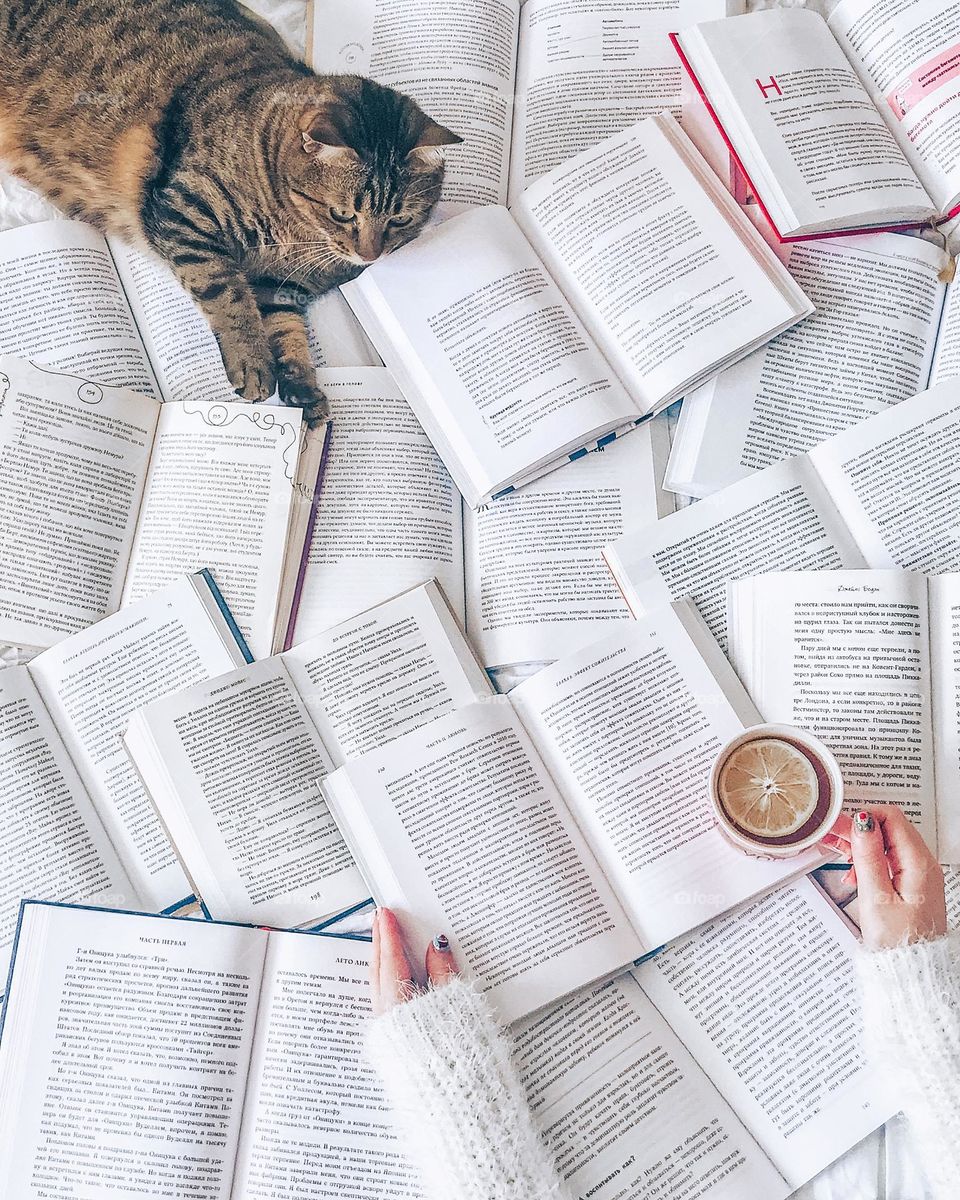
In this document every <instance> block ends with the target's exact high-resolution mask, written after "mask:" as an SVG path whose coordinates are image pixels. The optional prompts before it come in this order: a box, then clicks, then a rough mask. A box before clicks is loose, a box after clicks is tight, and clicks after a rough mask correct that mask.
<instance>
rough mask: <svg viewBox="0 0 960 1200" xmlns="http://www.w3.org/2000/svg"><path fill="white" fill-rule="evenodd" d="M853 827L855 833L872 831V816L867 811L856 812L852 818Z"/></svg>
mask: <svg viewBox="0 0 960 1200" xmlns="http://www.w3.org/2000/svg"><path fill="white" fill-rule="evenodd" d="M853 827H854V829H855V830H856V831H857V833H872V832H873V817H871V816H870V814H869V813H868V812H858V813H857V815H856V816H855V817H854V818H853Z"/></svg>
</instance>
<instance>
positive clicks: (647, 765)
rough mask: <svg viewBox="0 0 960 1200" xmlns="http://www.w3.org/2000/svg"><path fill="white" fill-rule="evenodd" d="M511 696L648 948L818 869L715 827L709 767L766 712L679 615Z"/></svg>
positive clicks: (574, 658) (598, 646)
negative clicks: (739, 842)
mask: <svg viewBox="0 0 960 1200" xmlns="http://www.w3.org/2000/svg"><path fill="white" fill-rule="evenodd" d="M686 620H692V621H695V620H696V617H695V614H693V613H692V612H691V613H689V615H688V616H687V618H686ZM701 637H702V638H703V639H704V640H705V642H708V641H709V635H707V634H706V633H705V631H703V632H702V634H701ZM511 700H512V701H513V704H514V706H515V707H516V709H517V712H518V713H519V714H520V716H521V718H522V719H523V723H524V725H525V726H526V728H527V730H528V732H529V733H530V735H531V737H532V738H533V740H534V742H535V744H536V745H537V746H538V747H539V748H540V751H541V753H542V755H543V759H544V762H545V763H546V765H547V768H548V769H549V771H550V773H551V774H552V775H553V777H554V779H556V780H557V783H558V784H559V786H560V787H561V789H562V791H563V794H564V795H565V796H566V797H567V798H568V803H569V805H570V809H571V812H573V814H574V816H575V817H576V819H577V822H578V823H579V825H580V828H581V829H582V830H583V832H584V835H585V836H586V838H587V840H588V841H589V843H590V845H591V847H592V849H593V852H594V854H595V855H596V856H597V859H598V860H599V862H600V866H601V867H602V869H603V872H604V874H605V875H606V877H607V879H609V880H610V882H611V883H612V884H613V885H614V888H615V889H616V893H617V896H618V897H619V898H620V901H621V903H622V904H623V906H624V908H625V909H626V911H627V914H628V916H629V917H630V919H631V920H632V922H633V924H634V927H635V928H636V930H637V932H638V933H639V934H640V937H641V939H642V941H643V943H644V945H646V946H659V945H662V944H663V943H664V942H667V941H669V940H670V939H671V938H674V937H677V936H678V935H679V934H681V933H685V932H686V931H687V930H688V929H692V928H693V927H694V926H695V925H699V924H700V923H701V922H703V921H707V920H710V919H711V918H712V917H715V916H716V915H717V914H718V913H721V912H724V911H725V910H726V909H729V908H732V907H733V906H734V905H735V904H739V903H741V901H743V900H744V899H746V898H747V897H749V896H753V895H755V894H756V893H757V892H759V891H762V890H764V889H765V888H769V887H773V886H774V884H776V883H779V882H780V881H781V880H783V879H784V878H786V877H787V876H788V875H791V874H795V873H796V872H797V871H798V870H799V869H800V868H801V866H802V863H803V862H804V861H807V862H809V864H810V865H811V866H812V865H815V859H816V856H815V855H814V856H813V857H812V858H811V856H810V855H807V856H806V858H805V859H804V860H801V859H796V860H794V861H789V860H787V861H781V862H774V861H772V860H767V861H764V860H761V859H759V858H751V857H749V856H747V855H744V854H743V853H742V852H741V851H740V850H738V849H736V848H735V847H734V846H732V845H731V844H730V843H729V842H728V841H727V840H726V839H725V838H724V837H723V835H722V834H721V833H720V831H719V829H718V828H717V826H716V823H715V822H714V819H713V815H712V812H711V809H710V800H709V796H708V794H707V787H706V780H707V778H708V776H709V774H710V768H711V766H712V765H713V761H714V759H715V758H716V756H717V755H718V754H719V752H720V750H721V749H722V748H723V746H724V745H725V744H726V743H727V742H728V741H729V740H730V739H731V738H733V737H736V736H737V734H739V733H742V731H743V729H744V727H745V726H749V725H752V724H756V723H757V722H758V721H759V715H758V713H757V712H756V710H755V709H754V707H753V705H752V704H751V703H750V701H749V698H748V697H747V694H746V692H744V690H743V688H742V687H741V686H740V685H739V683H738V682H737V679H736V677H735V676H734V674H733V672H732V671H731V670H730V668H729V665H728V664H727V663H726V662H725V661H724V660H723V656H722V654H721V653H720V651H719V648H718V647H717V646H716V644H715V643H714V644H713V645H712V646H709V645H704V649H703V651H702V652H701V650H700V648H699V647H698V645H697V644H696V643H695V642H694V640H693V638H692V637H691V634H690V633H689V632H688V629H687V624H686V621H685V618H684V614H683V612H682V611H675V610H673V609H670V608H667V609H663V610H661V611H660V612H658V613H656V614H654V615H653V616H651V617H647V618H644V619H642V620H639V621H635V622H634V623H633V624H632V625H631V626H629V627H628V628H627V629H626V630H625V631H624V632H623V633H619V634H613V635H611V636H609V637H606V638H602V639H601V640H600V641H599V642H596V643H594V644H593V645H592V646H589V647H587V649H586V650H582V651H580V652H579V653H576V654H570V655H567V656H565V657H564V658H562V659H561V660H560V661H559V662H557V663H554V664H553V665H552V666H550V667H547V668H546V669H545V670H543V671H541V672H540V673H539V674H537V675H535V676H534V677H533V678H532V679H529V680H527V681H526V682H525V683H521V684H520V686H519V687H517V688H515V689H514V691H513V692H512V693H511Z"/></svg>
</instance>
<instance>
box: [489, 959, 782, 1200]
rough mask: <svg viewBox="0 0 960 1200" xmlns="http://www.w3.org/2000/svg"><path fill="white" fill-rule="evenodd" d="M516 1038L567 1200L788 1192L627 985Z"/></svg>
mask: <svg viewBox="0 0 960 1200" xmlns="http://www.w3.org/2000/svg"><path fill="white" fill-rule="evenodd" d="M511 1033H512V1035H513V1039H514V1057H515V1059H516V1060H517V1065H518V1067H519V1070H520V1074H521V1076H522V1078H523V1081H524V1084H525V1085H526V1089H527V1095H528V1098H529V1101H530V1107H531V1109H532V1110H533V1113H534V1116H535V1118H536V1119H537V1121H538V1122H539V1124H540V1127H541V1129H542V1130H543V1135H544V1138H545V1140H546V1142H547V1145H548V1146H549V1147H550V1149H551V1150H552V1151H553V1153H554V1155H555V1156H556V1159H557V1165H558V1168H559V1170H560V1173H561V1175H562V1176H563V1178H564V1180H565V1182H566V1185H567V1188H568V1189H569V1190H570V1192H571V1194H572V1195H576V1196H592V1197H597V1198H599V1200H613V1198H614V1197H617V1200H648V1198H649V1197H651V1196H673V1195H683V1194H686V1195H689V1196H697V1197H700V1198H701V1200H783V1197H785V1196H786V1195H787V1193H788V1192H789V1191H790V1189H789V1188H788V1186H787V1183H786V1181H785V1180H784V1179H783V1178H782V1177H781V1176H780V1175H779V1174H778V1172H777V1171H776V1170H775V1169H774V1167H773V1165H772V1163H771V1162H770V1160H769V1159H768V1158H767V1157H766V1156H765V1155H764V1153H763V1151H762V1150H761V1149H760V1147H759V1146H758V1145H757V1143H756V1142H755V1141H754V1140H753V1138H752V1137H751V1136H750V1134H749V1133H748V1132H747V1130H746V1129H744V1127H743V1125H741V1123H740V1121H739V1119H738V1118H737V1117H736V1115H735V1114H734V1112H733V1110H732V1109H731V1108H730V1107H729V1105H728V1104H727V1102H726V1100H725V1099H724V1098H723V1096H722V1095H721V1094H720V1092H718V1091H717V1089H716V1088H715V1087H714V1085H713V1084H712V1083H711V1082H710V1080H709V1079H708V1078H707V1077H706V1076H705V1075H704V1073H703V1071H702V1070H701V1069H700V1068H699V1067H698V1066H697V1064H696V1062H695V1061H694V1059H693V1057H692V1056H691V1054H690V1052H689V1051H688V1050H687V1049H686V1047H685V1046H684V1045H683V1043H682V1042H681V1041H680V1039H679V1038H678V1037H677V1036H676V1034H675V1033H674V1032H673V1030H671V1028H670V1026H669V1025H668V1024H667V1023H666V1021H664V1019H663V1017H661V1016H660V1014H659V1013H658V1012H657V1010H656V1008H654V1006H653V1004H651V1002H650V1001H649V1000H648V999H647V997H646V996H645V995H644V994H643V992H642V991H641V990H640V988H639V987H638V985H637V982H636V980H635V979H634V978H633V976H632V975H629V974H628V975H623V976H620V978H618V979H615V980H612V981H611V982H610V983H607V984H604V985H603V986H602V987H599V988H593V989H589V990H587V991H585V992H582V993H580V994H579V995H577V996H572V997H570V998H569V999H568V1000H565V1001H563V1003H562V1004H559V1005H557V1006H556V1007H554V1008H551V1009H548V1010H547V1011H546V1012H543V1013H541V1014H538V1015H537V1016H536V1017H532V1018H529V1019H528V1020H526V1021H522V1022H520V1023H519V1024H518V1025H515V1026H514V1027H513V1029H512V1030H511Z"/></svg>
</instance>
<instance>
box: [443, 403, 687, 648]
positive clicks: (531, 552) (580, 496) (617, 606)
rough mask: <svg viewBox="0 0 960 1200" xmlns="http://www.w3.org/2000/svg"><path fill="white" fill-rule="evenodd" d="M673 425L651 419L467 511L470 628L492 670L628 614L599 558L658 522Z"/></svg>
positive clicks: (585, 640) (579, 638)
mask: <svg viewBox="0 0 960 1200" xmlns="http://www.w3.org/2000/svg"><path fill="white" fill-rule="evenodd" d="M665 440H666V430H665V428H664V427H663V425H662V423H660V422H653V421H651V422H648V423H647V424H646V425H642V426H641V427H640V428H639V429H636V430H634V431H633V432H632V433H631V434H630V435H629V437H622V438H616V439H615V440H614V441H612V442H611V443H610V444H609V445H606V446H603V447H602V448H600V449H599V450H598V451H593V452H591V453H589V454H585V455H583V456H582V457H581V458H578V459H577V460H576V461H575V462H572V463H569V464H567V465H566V466H565V467H563V468H562V470H559V471H554V472H552V474H550V475H547V476H546V477H545V478H543V479H538V480H536V481H535V482H534V483H531V484H529V485H528V486H527V487H525V488H521V489H520V490H519V491H517V492H513V493H511V494H510V495H509V496H503V497H501V499H499V500H495V501H494V502H493V503H492V504H487V505H484V506H483V508H481V509H478V510H477V511H476V512H474V511H473V510H471V509H468V508H466V507H465V508H464V514H463V517H464V538H465V547H466V550H465V558H466V572H465V576H466V585H467V632H468V633H469V635H470V638H471V640H472V641H473V643H474V645H475V646H476V647H477V649H478V652H479V654H480V657H481V659H482V660H483V662H484V664H485V665H486V666H487V667H498V666H503V665H505V664H512V663H518V662H529V661H537V660H548V659H554V658H559V657H560V656H561V655H562V654H566V653H568V652H569V651H571V650H576V649H579V648H580V646H586V645H589V643H590V642H593V641H596V639H597V638H598V637H601V636H602V635H603V634H604V633H608V632H610V630H612V629H615V628H617V627H618V626H619V625H621V624H623V623H624V622H625V621H626V620H628V619H629V616H630V612H629V609H628V608H627V606H626V603H625V602H624V600H623V597H622V596H621V595H620V593H619V591H618V590H617V586H616V584H615V583H614V581H613V579H612V578H611V576H610V572H609V571H608V570H607V568H606V565H605V563H604V561H603V558H602V556H601V553H600V552H601V550H602V548H603V547H604V546H605V545H606V544H607V543H608V542H611V541H613V540H614V539H615V538H618V537H619V536H620V535H621V534H622V533H623V532H624V530H625V529H626V528H627V526H628V525H629V524H631V523H633V522H635V521H643V522H647V521H655V520H656V519H657V517H658V515H659V513H658V507H657V506H658V499H657V480H658V478H659V475H658V474H657V467H658V465H659V463H658V459H659V457H660V454H661V453H662V450H661V447H660V443H661V441H665Z"/></svg>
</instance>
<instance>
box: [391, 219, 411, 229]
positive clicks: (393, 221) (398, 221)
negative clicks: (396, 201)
mask: <svg viewBox="0 0 960 1200" xmlns="http://www.w3.org/2000/svg"><path fill="white" fill-rule="evenodd" d="M412 220H413V217H391V218H390V224H391V225H395V226H397V227H398V228H399V227H400V226H403V225H409V224H410V222H411V221H412Z"/></svg>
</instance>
